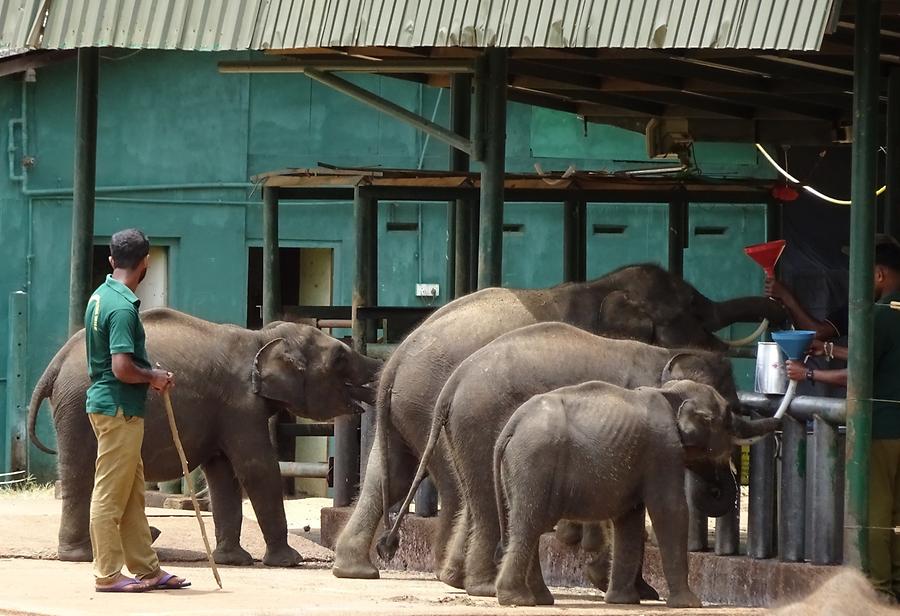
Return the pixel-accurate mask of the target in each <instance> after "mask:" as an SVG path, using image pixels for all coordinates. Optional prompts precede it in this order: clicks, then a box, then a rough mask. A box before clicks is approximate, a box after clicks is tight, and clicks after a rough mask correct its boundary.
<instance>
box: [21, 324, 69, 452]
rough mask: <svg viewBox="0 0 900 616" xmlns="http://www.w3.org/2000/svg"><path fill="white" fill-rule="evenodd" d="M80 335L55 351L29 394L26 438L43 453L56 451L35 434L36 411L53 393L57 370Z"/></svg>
mask: <svg viewBox="0 0 900 616" xmlns="http://www.w3.org/2000/svg"><path fill="white" fill-rule="evenodd" d="M81 337H83V333H78V334H75V335H74V336H72V338H70V339H69V341H68V342H67V343H66V344H65V345H64V346H63V348H61V349H60V350H59V352H57V354H56V355H55V356H54V357H53V359H52V360H51V361H50V364H49V365H48V366H47V368H46V369H45V370H44V374H42V375H41V378H40V379H38V382H37V385H35V386H34V392H32V394H31V402H30V403H29V405H28V438H29V439H30V440H31V442H32V443H34V446H35V447H37V448H38V449H40V450H41V451H43V452H44V453H49V454H53V455H56V451H55V450H54V449H50V448H49V447H47V446H46V445H44V444H43V443H42V442H41V440H40V439H39V438H38V436H37V431H36V426H37V416H38V412H39V411H40V410H41V403H42V402H43V401H44V400H46V399H47V398H49V397H50V396H51V395H52V394H53V386H54V385H55V384H56V377H57V376H59V371H60V370H61V369H62V366H63V364H64V363H65V361H66V359H67V358H68V357H69V349H70V348H71V347H72V345H73V344H74V342H75V341H76V340H78V339H80V338H81Z"/></svg>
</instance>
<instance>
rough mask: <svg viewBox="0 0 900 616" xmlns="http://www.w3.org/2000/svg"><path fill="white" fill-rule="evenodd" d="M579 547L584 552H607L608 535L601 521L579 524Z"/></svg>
mask: <svg viewBox="0 0 900 616" xmlns="http://www.w3.org/2000/svg"><path fill="white" fill-rule="evenodd" d="M581 528H582V530H581V549H582V550H583V551H585V552H608V551H609V536H608V534H607V527H606V525H605V524H604V523H603V522H587V523H584V524H582V525H581Z"/></svg>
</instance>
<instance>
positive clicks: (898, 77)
mask: <svg viewBox="0 0 900 616" xmlns="http://www.w3.org/2000/svg"><path fill="white" fill-rule="evenodd" d="M887 105H888V107H887V159H886V161H885V174H884V175H885V179H886V181H887V194H885V196H884V200H883V202H882V205H883V207H884V210H883V211H884V218H883V222H884V232H885V233H889V234H890V235H892V236H894V237H897V236H898V235H900V68H894V69H892V70H891V75H890V78H889V79H888V101H887Z"/></svg>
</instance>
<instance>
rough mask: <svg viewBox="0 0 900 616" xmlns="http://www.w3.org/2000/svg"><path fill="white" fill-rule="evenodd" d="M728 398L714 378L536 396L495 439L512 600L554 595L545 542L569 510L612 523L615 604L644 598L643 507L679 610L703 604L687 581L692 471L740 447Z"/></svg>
mask: <svg viewBox="0 0 900 616" xmlns="http://www.w3.org/2000/svg"><path fill="white" fill-rule="evenodd" d="M730 419H731V418H730V415H729V411H728V403H727V402H726V401H725V399H724V398H723V397H722V396H720V395H719V394H718V393H716V391H715V390H714V389H713V388H712V387H709V386H707V385H702V384H699V383H695V382H693V381H670V382H668V383H666V384H665V385H664V386H663V387H662V388H651V387H641V388H638V389H636V390H627V389H623V388H621V387H617V386H615V385H609V384H607V383H601V382H599V381H591V382H588V383H583V384H581V385H576V386H571V387H563V388H560V389H557V390H554V391H552V392H550V393H547V394H542V395H538V396H534V397H533V398H531V399H530V400H529V401H528V402H526V403H524V404H523V405H522V406H520V407H519V408H518V409H517V410H516V412H515V414H514V415H513V416H512V417H511V418H510V420H509V422H508V423H507V424H506V427H505V428H504V429H503V432H502V433H501V434H500V438H499V439H498V441H497V444H496V446H495V448H494V479H495V490H496V498H497V509H498V511H500V512H501V515H500V530H501V540H500V541H501V543H500V548H501V549H502V550H504V555H503V562H502V565H501V567H500V573H499V575H498V577H497V599H498V600H499V602H500V603H501V604H502V605H535V603H536V601H540V602H541V603H546V599H547V595H548V594H549V591H548V590H547V586H546V584H544V580H543V576H542V574H541V570H540V561H539V560H538V541H539V539H540V536H541V534H542V533H543V532H545V531H548V530H551V529H552V528H553V525H554V524H556V523H557V522H558V521H559V520H561V519H569V520H581V521H585V522H593V521H597V520H612V521H613V566H612V574H611V579H610V583H609V588H608V590H607V592H606V602H607V603H639V602H640V599H639V596H638V590H637V588H636V585H635V580H636V579H637V578H638V577H639V576H638V575H637V574H638V571H639V569H640V566H641V562H640V560H641V555H642V554H643V550H641V546H642V542H643V541H644V505H646V508H647V511H648V512H649V513H650V518H651V520H652V522H653V528H654V529H655V531H656V535H657V538H658V541H659V548H660V552H661V555H662V562H663V572H664V573H665V576H666V581H667V582H668V585H669V597H668V601H667V602H666V604H667V605H669V606H670V607H699V606H700V600H699V599H698V598H697V596H696V595H695V594H694V593H693V592H691V589H690V588H689V587H688V583H687V573H688V560H687V540H688V506H687V499H686V497H685V488H684V475H685V468H689V467H690V466H691V463H692V462H694V461H696V462H701V461H702V462H708V461H710V460H713V459H714V460H723V459H726V458H727V457H728V455H729V454H730V453H731V450H732V443H733V437H732V435H731V433H730V429H729V428H730ZM551 602H552V599H551Z"/></svg>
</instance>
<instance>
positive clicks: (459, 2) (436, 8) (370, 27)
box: [0, 0, 834, 50]
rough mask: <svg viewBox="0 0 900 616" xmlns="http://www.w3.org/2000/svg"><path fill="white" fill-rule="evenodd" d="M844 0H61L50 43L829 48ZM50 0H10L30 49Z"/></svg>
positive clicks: (50, 22) (7, 4)
mask: <svg viewBox="0 0 900 616" xmlns="http://www.w3.org/2000/svg"><path fill="white" fill-rule="evenodd" d="M833 3H834V0H482V1H478V0H53V1H52V2H51V3H50V9H49V15H48V19H47V25H46V29H45V31H44V35H43V39H42V41H41V43H40V48H43V49H71V48H75V47H103V46H111V47H122V48H148V49H190V50H240V49H288V48H309V47H344V46H359V47H380V46H388V47H452V46H465V47H492V46H498V47H585V48H591V47H593V48H626V49H627V48H631V49H653V48H694V49H696V48H731V49H783V50H814V49H818V48H819V46H820V45H821V42H822V36H823V35H824V33H825V29H826V26H827V24H828V19H829V16H830V14H831V10H832V5H833ZM41 4H42V2H41V0H0V24H2V25H0V31H2V39H0V47H2V46H7V47H25V46H26V45H25V43H26V39H27V36H28V30H29V29H30V26H31V24H32V22H33V19H34V15H35V14H36V12H37V11H38V8H39V6H40V5H41Z"/></svg>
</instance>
